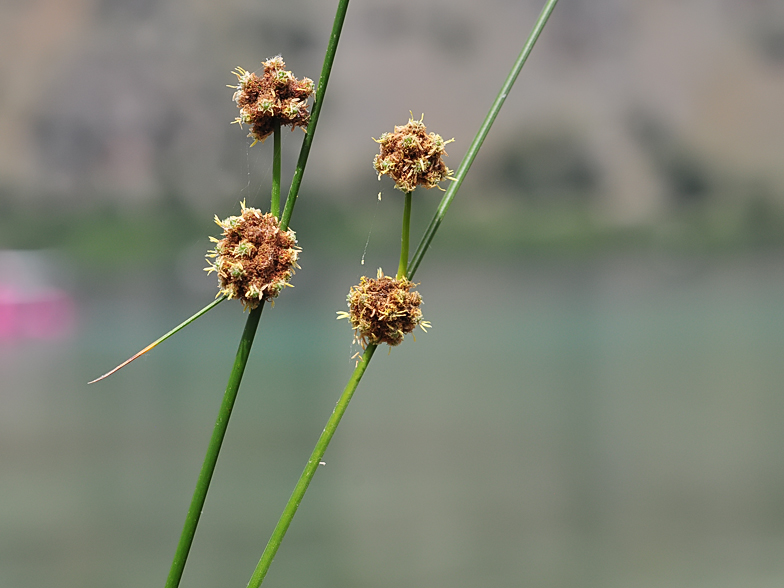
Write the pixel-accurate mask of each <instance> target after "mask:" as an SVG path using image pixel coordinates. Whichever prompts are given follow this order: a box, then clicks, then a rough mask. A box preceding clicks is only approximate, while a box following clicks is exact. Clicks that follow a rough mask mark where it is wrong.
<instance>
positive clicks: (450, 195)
mask: <svg viewBox="0 0 784 588" xmlns="http://www.w3.org/2000/svg"><path fill="white" fill-rule="evenodd" d="M557 2H558V0H547V2H546V3H545V5H544V8H542V12H541V13H540V14H539V18H537V19H536V23H534V28H533V30H532V31H531V34H530V35H528V39H527V40H526V42H525V45H523V49H522V51H520V55H519V56H518V57H517V60H516V61H515V62H514V65H513V66H512V69H511V71H510V72H509V75H508V76H507V77H506V80H504V85H503V86H502V87H501V91H500V92H499V93H498V96H497V97H496V99H495V101H494V102H493V105H492V106H491V107H490V111H489V112H488V113H487V116H486V117H485V120H484V122H482V126H480V127H479V131H477V133H476V137H474V140H473V142H472V143H471V145H470V146H469V147H468V151H467V152H466V154H465V157H463V161H461V162H460V167H459V168H458V169H457V172H456V173H455V176H454V181H453V182H452V183H451V184H450V186H449V188H447V191H446V193H445V194H444V197H443V198H442V199H441V204H439V206H438V209H437V210H436V212H435V214H434V215H433V220H431V221H430V225H429V226H428V227H427V230H426V231H425V234H424V236H423V237H422V241H420V243H419V246H418V247H417V250H416V251H415V252H414V257H412V258H411V264H410V265H409V266H408V278H409V279H411V278H413V277H414V274H415V273H416V271H417V269H419V264H420V263H422V258H423V257H424V256H425V253H426V252H427V248H428V247H430V243H431V242H432V241H433V237H434V236H435V234H436V231H437V230H438V227H439V225H440V224H441V221H442V220H443V219H444V216H445V215H446V211H447V210H448V209H449V205H450V204H452V200H453V199H454V197H455V194H457V191H458V190H459V189H460V184H462V183H463V178H465V176H466V174H467V173H468V170H469V169H470V167H471V164H472V163H473V162H474V159H475V158H476V154H477V153H479V148H480V147H481V146H482V143H483V142H484V140H485V137H487V133H488V132H489V131H490V127H492V126H493V122H494V121H495V117H496V116H498V112H499V111H500V110H501V107H502V106H503V105H504V101H505V100H506V97H507V96H508V95H509V91H510V90H511V89H512V86H513V85H514V83H515V80H516V79H517V75H518V74H519V73H520V70H521V69H522V68H523V65H525V62H526V60H527V59H528V56H529V55H530V53H531V49H533V48H534V44H535V43H536V40H537V39H538V38H539V34H540V33H541V32H542V29H543V28H544V25H545V24H546V23H547V19H548V18H550V14H551V13H552V11H553V8H555V5H556V3H557Z"/></svg>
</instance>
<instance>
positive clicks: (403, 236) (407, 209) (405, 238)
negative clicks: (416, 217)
mask: <svg viewBox="0 0 784 588" xmlns="http://www.w3.org/2000/svg"><path fill="white" fill-rule="evenodd" d="M410 234H411V192H406V203H405V205H404V206H403V230H402V231H401V232H400V264H399V265H398V266H397V276H396V278H397V279H398V280H401V279H403V278H405V277H406V271H407V269H408V243H409V241H410Z"/></svg>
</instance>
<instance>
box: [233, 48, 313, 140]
mask: <svg viewBox="0 0 784 588" xmlns="http://www.w3.org/2000/svg"><path fill="white" fill-rule="evenodd" d="M262 65H263V66H264V74H263V75H262V76H261V77H259V76H257V75H256V74H255V73H253V72H250V71H245V70H244V69H242V68H241V67H238V68H237V69H235V70H234V71H233V72H232V73H233V74H234V75H235V76H237V78H238V79H239V83H238V84H237V85H236V86H229V88H234V89H235V90H236V91H235V92H234V98H233V100H234V101H235V102H236V103H237V107H238V108H239V109H240V115H239V116H238V117H237V118H236V119H234V122H235V123H238V124H239V125H240V126H242V124H243V123H246V124H248V125H250V134H249V135H248V136H249V137H252V138H253V139H254V141H253V145H255V144H256V142H257V141H264V139H266V138H267V137H269V136H270V135H271V134H272V131H273V128H274V123H275V121H278V122H279V123H280V125H281V126H290V127H291V130H294V127H303V128H304V127H306V126H307V124H308V121H309V120H310V113H309V112H308V97H309V96H310V95H311V94H313V90H314V84H313V80H311V79H310V78H303V79H301V80H298V79H297V78H295V77H294V76H293V75H292V73H291V72H290V71H287V70H285V69H283V68H284V67H286V64H285V63H284V62H283V58H282V57H281V56H280V55H278V56H276V57H271V58H270V59H268V60H267V61H265V62H263V64H262Z"/></svg>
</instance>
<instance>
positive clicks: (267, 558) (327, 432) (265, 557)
mask: <svg viewBox="0 0 784 588" xmlns="http://www.w3.org/2000/svg"><path fill="white" fill-rule="evenodd" d="M375 351H376V345H368V346H367V349H365V353H364V354H363V355H362V358H361V359H360V360H359V362H358V363H357V367H356V368H355V369H354V372H353V373H352V374H351V378H349V381H348V384H346V388H345V389H344V390H343V394H341V395H340V399H339V400H338V403H337V405H336V406H335V410H333V411H332V415H331V416H330V417H329V420H328V421H327V426H326V427H324V431H322V433H321V436H320V437H319V440H318V442H317V443H316V447H315V448H314V449H313V453H311V455H310V459H309V460H308V463H307V465H306V466H305V470H304V471H303V472H302V475H301V476H300V478H299V481H298V482H297V485H296V486H295V487H294V492H292V494H291V498H289V501H288V502H287V503H286V508H284V509H283V514H281V515H280V520H278V524H277V525H276V526H275V530H274V531H273V532H272V536H271V537H270V540H269V542H268V543H267V547H266V548H265V549H264V553H262V554H261V559H260V560H259V564H258V565H257V566H256V569H255V570H254V572H253V575H252V576H251V578H250V582H248V588H258V587H259V586H260V585H261V583H262V581H264V576H266V575H267V571H268V570H269V567H270V564H271V563H272V560H273V559H274V558H275V554H276V553H277V551H278V548H279V547H280V543H281V541H283V537H284V536H285V535H286V531H287V530H288V528H289V525H290V524H291V520H292V519H293V518H294V515H295V514H296V512H297V509H298V508H299V504H300V502H302V497H303V496H304V495H305V491H306V490H307V489H308V486H309V485H310V481H311V480H312V479H313V476H314V474H315V473H316V470H317V469H318V467H319V465H320V464H321V463H322V461H321V460H322V458H323V457H324V453H325V452H326V451H327V447H328V446H329V442H330V441H331V440H332V436H333V435H334V434H335V430H337V428H338V425H339V424H340V419H342V418H343V415H344V414H345V412H346V409H347V408H348V403H349V402H350V401H351V397H352V396H353V395H354V391H355V390H356V389H357V386H358V385H359V381H360V380H361V379H362V375H363V374H364V373H365V370H366V369H367V366H368V363H370V358H372V357H373V353H374V352H375Z"/></svg>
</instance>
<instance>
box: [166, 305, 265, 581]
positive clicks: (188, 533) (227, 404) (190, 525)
mask: <svg viewBox="0 0 784 588" xmlns="http://www.w3.org/2000/svg"><path fill="white" fill-rule="evenodd" d="M263 308H264V302H263V301H262V303H261V304H259V305H258V306H257V307H256V308H254V309H253V310H251V311H250V315H249V316H248V320H247V321H246V322H245V329H244V330H243V332H242V338H241V339H240V345H239V348H238V349H237V355H236V357H235V359H234V367H232V369H231V374H230V375H229V382H228V384H227V385H226V392H225V393H224V395H223V401H222V402H221V406H220V411H219V412H218V418H217V419H216V421H215V427H214V428H213V430H212V437H211V438H210V443H209V445H208V446H207V454H206V455H205V456H204V463H203V464H202V466H201V472H200V473H199V479H198V481H197V482H196V489H195V490H194V491H193V498H192V499H191V505H190V508H189V509H188V514H187V516H186V517H185V525H184V526H183V529H182V534H181V535H180V542H179V543H178V544H177V550H176V551H175V553H174V559H173V560H172V565H171V569H170V570H169V577H168V578H167V579H166V588H176V587H177V586H179V585H180V580H181V579H182V573H183V571H184V570H185V562H186V560H187V559H188V552H189V551H190V549H191V545H192V544H193V537H194V535H196V526H197V525H198V524H199V517H200V516H201V512H202V509H203V508H204V501H205V500H206V498H207V490H209V487H210V481H211V480H212V474H213V472H214V471H215V464H216V463H217V462H218V454H219V453H220V449H221V445H222V444H223V438H224V437H225V436H226V429H227V428H228V426H229V418H230V417H231V411H232V409H233V408H234V401H235V400H236V398H237V391H238V390H239V388H240V382H241V381H242V374H243V373H244V372H245V366H246V365H247V363H248V356H249V355H250V348H251V346H252V345H253V338H254V337H255V335H256V328H257V327H258V326H259V319H260V318H261V311H262V309H263Z"/></svg>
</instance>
